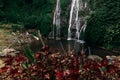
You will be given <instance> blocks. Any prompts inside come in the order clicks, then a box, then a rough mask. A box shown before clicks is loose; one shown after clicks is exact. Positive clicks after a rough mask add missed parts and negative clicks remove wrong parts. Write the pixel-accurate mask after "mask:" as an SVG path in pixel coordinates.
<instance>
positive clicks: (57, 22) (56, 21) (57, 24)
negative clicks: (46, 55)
mask: <svg viewBox="0 0 120 80" xmlns="http://www.w3.org/2000/svg"><path fill="white" fill-rule="evenodd" d="M60 12H61V8H60V0H57V3H56V9H55V12H54V17H53V37H54V36H56V37H60ZM55 27H56V30H54V29H55ZM54 31H56V34H55V32H54Z"/></svg>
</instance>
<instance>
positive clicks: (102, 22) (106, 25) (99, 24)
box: [86, 0, 120, 46]
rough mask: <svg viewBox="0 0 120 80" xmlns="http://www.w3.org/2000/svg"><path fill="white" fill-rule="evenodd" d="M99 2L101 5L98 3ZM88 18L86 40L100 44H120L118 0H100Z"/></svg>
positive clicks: (119, 9) (96, 2) (119, 8)
mask: <svg viewBox="0 0 120 80" xmlns="http://www.w3.org/2000/svg"><path fill="white" fill-rule="evenodd" d="M98 4H99V5H98ZM92 7H94V9H92V10H94V11H93V13H92V14H91V17H90V18H89V19H88V26H87V30H86V40H87V41H89V42H90V43H94V44H99V45H106V44H108V45H111V46H119V45H120V41H119V40H120V15H119V13H120V6H119V2H118V1H116V0H107V1H104V0H101V1H100V0H99V1H95V0H94V4H93V5H92Z"/></svg>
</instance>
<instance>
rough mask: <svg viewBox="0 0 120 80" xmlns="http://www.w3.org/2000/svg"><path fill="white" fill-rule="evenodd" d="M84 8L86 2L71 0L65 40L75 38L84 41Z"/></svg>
mask: <svg viewBox="0 0 120 80" xmlns="http://www.w3.org/2000/svg"><path fill="white" fill-rule="evenodd" d="M86 8H87V2H83V1H82V0H72V3H71V10H70V19H69V28H68V39H67V40H76V39H77V41H78V42H80V43H84V41H83V37H84V32H85V29H86V20H85V17H84V14H83V13H84V11H85V9H86Z"/></svg>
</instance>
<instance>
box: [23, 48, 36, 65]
mask: <svg viewBox="0 0 120 80" xmlns="http://www.w3.org/2000/svg"><path fill="white" fill-rule="evenodd" d="M24 54H25V56H26V57H27V59H28V60H29V63H30V64H32V63H33V62H34V61H35V58H34V54H33V52H32V51H31V49H30V48H29V46H26V48H25V49H24ZM26 64H27V63H26Z"/></svg>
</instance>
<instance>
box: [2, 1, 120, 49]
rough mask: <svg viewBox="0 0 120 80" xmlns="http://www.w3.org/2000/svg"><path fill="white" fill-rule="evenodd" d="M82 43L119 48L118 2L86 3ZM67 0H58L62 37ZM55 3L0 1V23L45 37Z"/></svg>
mask: <svg viewBox="0 0 120 80" xmlns="http://www.w3.org/2000/svg"><path fill="white" fill-rule="evenodd" d="M88 2H89V5H90V9H91V11H92V12H91V15H89V18H88V25H87V29H86V38H85V39H86V41H87V42H88V43H92V44H97V45H101V46H105V47H106V48H108V49H111V48H113V47H118V46H120V3H119V0H89V1H88ZM70 4H71V2H70V0H61V12H62V13H61V27H62V31H63V32H62V33H63V34H66V35H67V27H68V19H69V11H70ZM55 5H56V0H0V22H1V23H14V24H17V25H13V26H12V27H13V29H15V30H16V29H21V28H27V29H28V28H35V29H40V31H41V32H42V34H43V35H44V36H46V35H47V34H48V32H49V31H50V30H51V27H52V19H53V13H54V9H55Z"/></svg>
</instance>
